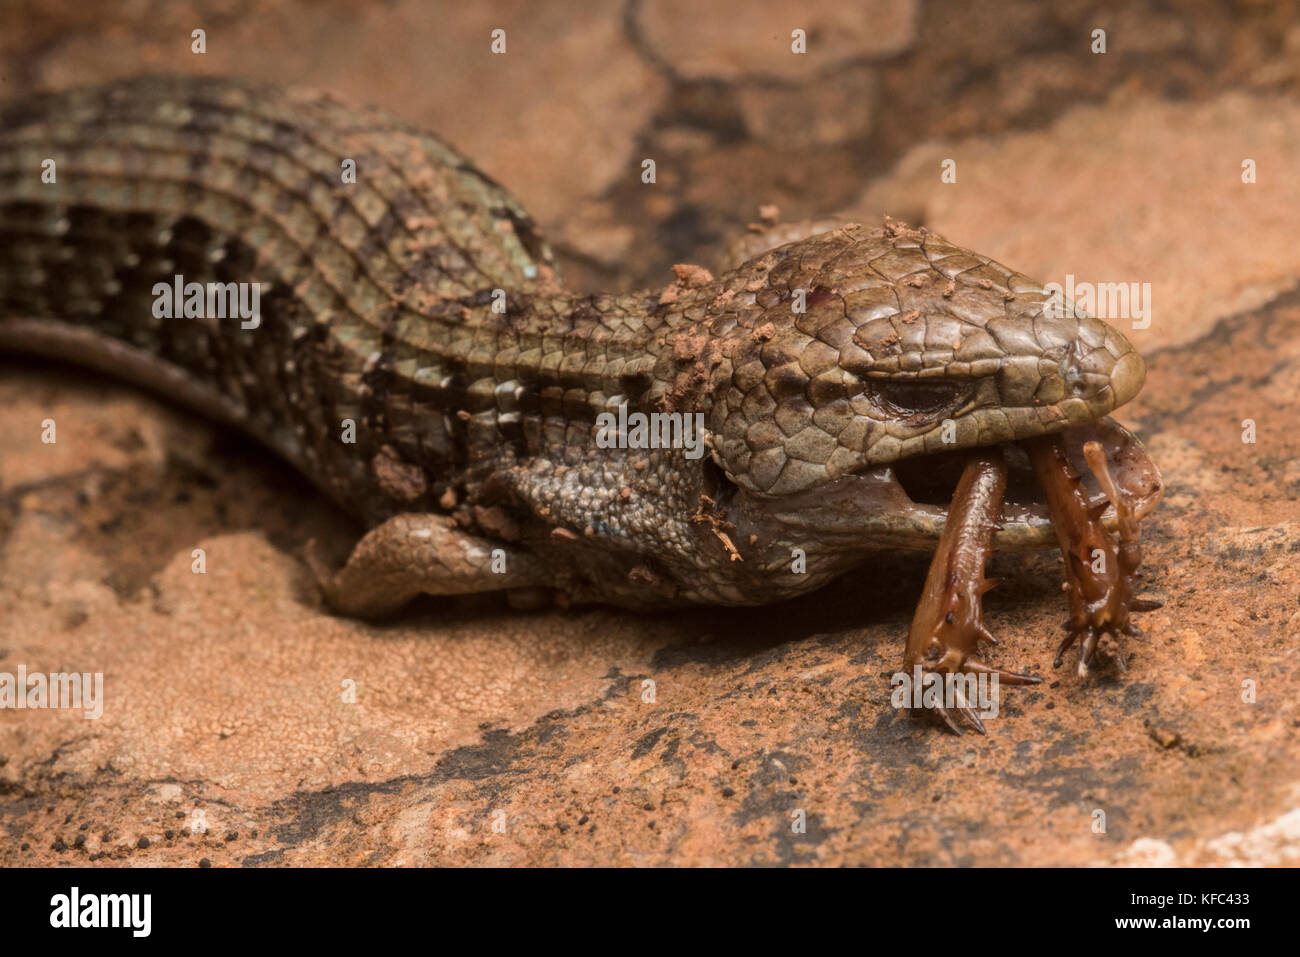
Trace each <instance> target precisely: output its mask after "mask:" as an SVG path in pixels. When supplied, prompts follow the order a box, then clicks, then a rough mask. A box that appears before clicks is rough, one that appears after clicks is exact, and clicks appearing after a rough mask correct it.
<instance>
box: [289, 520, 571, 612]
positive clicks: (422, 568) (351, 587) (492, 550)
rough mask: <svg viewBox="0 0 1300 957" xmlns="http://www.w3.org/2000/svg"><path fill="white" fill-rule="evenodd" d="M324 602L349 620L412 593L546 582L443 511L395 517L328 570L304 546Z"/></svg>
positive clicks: (515, 551)
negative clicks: (441, 512)
mask: <svg viewBox="0 0 1300 957" xmlns="http://www.w3.org/2000/svg"><path fill="white" fill-rule="evenodd" d="M308 562H309V563H310V564H311V566H312V569H313V571H314V572H315V574H316V579H317V581H318V583H319V585H320V589H321V593H322V595H323V596H324V598H325V602H326V604H328V605H329V606H330V608H331V609H333V610H334V611H336V612H338V613H340V614H343V615H350V616H352V617H356V618H376V617H379V616H382V615H387V614H390V613H392V612H395V611H397V610H398V609H399V608H401V607H402V606H403V605H405V604H406V603H407V602H409V601H410V600H411V599H412V598H415V597H416V596H417V595H421V594H427V595H464V594H469V593H471V592H487V591H501V590H506V589H516V588H523V589H527V588H535V587H538V586H541V585H545V584H546V583H547V580H548V579H547V576H546V574H545V569H544V568H543V567H542V565H541V563H540V562H538V560H537V558H536V557H535V556H533V555H532V554H531V553H529V552H527V551H523V550H521V549H519V548H517V547H515V546H512V545H509V544H506V543H503V542H496V541H493V540H491V539H487V538H482V537H480V536H477V535H472V534H470V533H468V532H466V531H464V530H463V529H461V528H459V527H457V525H456V523H455V522H454V521H452V519H451V518H449V517H448V516H446V515H436V514H403V515H395V516H393V517H392V518H390V519H389V520H388V521H386V522H384V523H383V524H382V525H379V526H377V527H375V528H373V529H371V530H370V531H369V532H367V533H366V534H365V536H363V537H362V539H361V541H359V542H357V545H356V547H355V548H354V549H353V550H352V555H351V557H349V558H348V561H347V564H346V565H344V566H343V567H342V568H340V569H339V570H338V571H333V572H332V571H330V570H329V569H328V568H326V567H325V565H324V562H323V561H322V560H321V559H320V558H319V557H318V556H317V555H316V554H315V553H314V550H311V549H309V552H308Z"/></svg>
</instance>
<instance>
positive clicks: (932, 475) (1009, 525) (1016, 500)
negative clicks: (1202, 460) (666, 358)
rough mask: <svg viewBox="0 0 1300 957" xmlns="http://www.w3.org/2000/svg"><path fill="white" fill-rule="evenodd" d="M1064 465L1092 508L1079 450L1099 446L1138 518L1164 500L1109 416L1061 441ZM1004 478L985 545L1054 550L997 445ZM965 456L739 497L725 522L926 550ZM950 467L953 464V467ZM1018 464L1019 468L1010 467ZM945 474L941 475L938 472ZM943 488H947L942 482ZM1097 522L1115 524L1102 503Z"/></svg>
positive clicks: (931, 458)
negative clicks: (1005, 486)
mask: <svg viewBox="0 0 1300 957" xmlns="http://www.w3.org/2000/svg"><path fill="white" fill-rule="evenodd" d="M1061 436H1062V438H1063V440H1064V442H1065V447H1066V450H1067V453H1068V457H1069V461H1070V463H1071V466H1072V467H1073V469H1074V470H1075V471H1076V472H1078V473H1079V474H1080V475H1081V477H1082V479H1083V482H1084V487H1085V489H1086V490H1087V492H1088V496H1089V500H1090V502H1091V503H1092V504H1102V503H1105V502H1106V497H1105V495H1104V494H1103V493H1102V491H1101V489H1100V487H1099V486H1098V485H1097V483H1096V480H1095V479H1094V478H1093V476H1092V473H1091V471H1090V470H1089V469H1088V468H1087V466H1086V464H1085V462H1084V458H1083V446H1084V443H1086V442H1090V441H1095V442H1099V443H1100V444H1101V446H1102V448H1103V449H1104V450H1105V453H1106V457H1107V461H1108V464H1109V466H1110V470H1111V473H1112V474H1113V475H1114V476H1115V481H1116V484H1117V485H1118V487H1119V488H1120V489H1121V490H1123V491H1124V492H1125V493H1127V497H1129V498H1131V500H1132V503H1133V505H1132V507H1133V510H1134V512H1135V514H1136V516H1137V517H1138V518H1142V517H1144V516H1146V515H1147V514H1149V513H1150V512H1151V511H1152V510H1153V509H1154V508H1155V507H1156V505H1157V504H1158V503H1159V501H1160V498H1161V496H1162V495H1163V493H1164V482H1163V480H1162V479H1161V477H1160V471H1159V469H1157V468H1156V466H1155V463H1154V462H1152V461H1151V458H1150V456H1148V455H1147V452H1146V449H1145V448H1144V447H1143V446H1142V443H1141V442H1140V441H1139V440H1138V439H1137V437H1136V436H1134V435H1133V434H1132V433H1131V432H1129V431H1128V430H1127V429H1125V428H1124V427H1123V426H1121V425H1120V424H1119V423H1117V422H1115V421H1114V420H1113V419H1110V418H1103V419H1100V420H1098V421H1094V422H1085V423H1082V424H1079V425H1074V426H1071V427H1069V428H1067V429H1066V430H1065V431H1064V432H1062V433H1061ZM1001 447H1002V448H1003V450H1004V452H1005V453H1006V457H1007V459H1008V464H1009V466H1010V472H1011V482H1010V483H1009V489H1008V493H1007V497H1006V499H1005V501H1004V503H1003V506H1002V509H1001V511H1000V512H999V515H998V524H999V525H1000V526H1001V527H1000V528H998V529H996V530H995V531H994V534H993V541H992V545H993V547H994V548H997V549H999V550H1012V551H1017V550H1030V549H1039V548H1052V547H1055V546H1056V544H1057V542H1056V530H1055V526H1054V524H1053V521H1052V517H1051V514H1050V511H1049V509H1048V507H1047V503H1046V500H1045V498H1044V497H1043V496H1042V494H1041V492H1040V491H1038V486H1037V483H1036V481H1035V480H1034V479H1033V477H1032V474H1030V473H1029V470H1028V465H1027V459H1026V456H1025V455H1024V453H1023V451H1022V450H1021V449H1019V448H1018V447H1017V446H1016V444H1015V443H1006V444H1003V445H1002V446H1001ZM970 451H971V450H970V449H966V450H964V452H963V451H958V452H952V453H937V454H931V455H920V456H915V457H913V458H911V459H906V460H904V461H903V462H899V463H893V464H890V465H878V466H872V467H868V468H864V469H862V470H860V471H857V472H853V473H850V474H848V475H844V476H842V477H840V478H838V479H836V480H834V481H831V482H829V483H826V484H823V485H820V486H818V487H817V488H813V489H809V490H807V491H804V492H799V493H795V494H793V495H787V496H755V495H750V494H743V493H742V494H741V495H740V496H738V497H737V499H736V501H735V502H734V503H733V505H732V510H731V513H730V517H731V520H732V521H733V523H734V524H735V525H736V527H737V533H738V535H739V536H740V538H741V540H743V539H744V538H746V537H748V535H749V534H750V533H751V532H752V533H755V534H756V535H757V537H758V538H759V539H760V540H765V541H780V542H783V543H793V544H798V545H807V544H813V545H817V544H820V545H824V546H829V547H831V548H833V549H835V550H837V551H846V552H847V551H861V550H862V548H863V545H864V543H869V544H870V546H872V547H891V546H892V547H901V548H917V549H926V550H928V549H931V548H933V547H934V546H935V545H936V544H937V543H938V541H939V537H940V535H941V534H942V532H943V528H944V525H945V523H946V522H947V520H948V511H949V502H950V500H951V495H952V488H953V485H954V484H955V482H956V477H957V475H959V474H960V466H961V465H962V464H963V463H964V461H965V456H969V454H970ZM953 466H956V467H955V468H953ZM1017 466H1020V467H1017ZM945 467H947V471H945ZM949 480H951V481H949ZM1101 520H1102V523H1103V524H1104V525H1106V526H1107V527H1108V528H1113V527H1114V525H1115V520H1116V519H1115V509H1114V506H1113V505H1107V507H1106V509H1105V512H1104V513H1103V516H1102V519H1101Z"/></svg>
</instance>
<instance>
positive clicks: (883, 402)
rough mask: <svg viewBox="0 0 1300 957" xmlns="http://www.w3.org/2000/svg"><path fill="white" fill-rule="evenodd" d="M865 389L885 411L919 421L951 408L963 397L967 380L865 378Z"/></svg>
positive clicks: (934, 416) (959, 402)
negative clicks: (866, 379)
mask: <svg viewBox="0 0 1300 957" xmlns="http://www.w3.org/2000/svg"><path fill="white" fill-rule="evenodd" d="M866 391H867V395H869V396H870V397H871V400H872V401H873V402H875V403H876V405H878V406H879V407H880V408H882V409H883V410H885V411H886V412H889V413H890V414H892V415H898V416H902V417H904V418H906V419H909V420H918V421H919V420H923V419H929V418H936V417H938V416H940V415H942V414H944V413H947V412H950V411H952V410H953V409H955V408H956V407H957V406H958V405H960V404H961V402H962V401H963V400H964V399H965V398H966V395H967V392H968V384H967V383H964V382H955V381H952V380H949V379H869V380H868V381H867V389H866Z"/></svg>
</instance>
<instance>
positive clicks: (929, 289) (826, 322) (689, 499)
mask: <svg viewBox="0 0 1300 957" xmlns="http://www.w3.org/2000/svg"><path fill="white" fill-rule="evenodd" d="M47 158H50V159H54V160H55V161H56V163H57V182H56V183H54V184H47V183H43V182H42V180H41V168H42V167H41V164H42V161H43V160H45V159H47ZM345 159H351V160H354V161H355V163H356V171H357V174H356V179H355V182H354V183H345V182H343V181H342V179H341V176H340V168H341V167H340V164H341V163H342V162H343V161H344V160H345ZM0 247H2V248H3V250H4V252H3V255H2V256H0V348H3V349H8V350H20V351H27V352H35V353H40V354H45V355H52V356H56V357H61V358H70V359H73V360H74V361H78V362H81V363H85V364H89V365H93V366H96V367H98V368H100V369H104V370H106V371H109V372H112V373H114V374H117V375H120V376H125V377H127V378H130V379H133V380H135V381H138V382H141V383H143V384H145V385H147V386H150V387H152V388H154V389H157V390H160V391H162V392H164V393H166V394H167V395H168V396H170V397H171V398H173V399H174V400H177V401H181V402H185V403H187V404H189V405H191V406H195V407H198V408H199V409H201V410H202V411H203V412H205V413H206V414H208V415H210V416H213V417H215V418H218V419H221V420H223V421H227V422H231V423H234V424H236V425H238V426H240V427H242V428H243V429H245V430H246V431H248V432H250V433H252V434H253V435H255V436H257V437H258V438H259V439H261V440H262V441H263V442H265V443H266V444H267V445H269V446H270V447H271V448H273V449H274V450H275V451H277V452H278V453H279V454H281V455H282V456H283V457H284V458H286V459H288V460H289V461H290V462H291V463H293V464H294V465H296V466H297V467H298V468H299V469H300V470H301V471H302V472H303V473H304V474H306V475H307V476H309V477H310V478H311V479H312V480H313V481H314V482H316V484H318V485H319V486H320V487H321V488H322V489H323V490H324V491H325V492H326V493H327V494H328V495H330V496H331V497H332V498H333V499H334V500H335V501H337V502H338V503H339V504H340V505H341V506H343V507H344V508H346V509H347V510H349V511H350V512H352V513H353V514H354V515H356V516H357V517H358V518H360V519H361V520H362V521H363V522H365V523H366V524H367V526H369V527H371V528H372V531H371V532H370V533H369V534H368V535H367V536H366V538H365V539H363V541H362V542H361V543H360V544H359V545H358V547H357V550H356V552H355V553H354V554H353V557H352V559H351V561H350V562H349V564H348V565H347V566H346V567H345V568H344V569H343V570H342V571H340V572H338V573H336V574H335V573H330V572H327V571H325V570H322V573H321V574H322V581H323V587H324V591H325V594H326V597H327V598H328V599H329V601H330V603H331V604H332V605H333V606H334V607H335V608H336V609H339V610H341V611H344V612H348V613H352V614H359V615H374V614H381V613H384V612H387V611H391V610H393V609H395V608H398V607H400V606H401V605H402V603H404V602H405V601H407V600H408V599H409V598H410V597H412V596H413V595H414V594H417V593H419V592H430V593H435V594H448V593H456V592H470V591H483V590H489V589H502V588H504V589H508V590H512V591H514V592H515V593H516V594H520V595H525V594H528V593H530V591H531V590H533V589H536V588H538V587H542V588H553V589H556V590H558V592H559V593H561V594H562V595H564V596H567V597H568V598H569V599H570V600H575V601H604V602H612V603H616V604H621V605H625V606H630V607H641V608H662V607H664V606H666V605H669V604H680V603H690V602H713V603H723V604H758V603H762V602H767V601H773V600H777V599H780V598H784V597H788V596H790V595H794V594H798V593H800V592H806V591H809V590H811V589H814V588H817V587H819V586H820V585H822V584H823V583H825V582H826V581H828V580H829V579H831V578H833V577H835V576H837V575H841V574H844V573H845V572H847V571H849V570H851V569H852V568H853V567H854V566H855V565H857V564H858V563H860V562H861V561H862V559H863V557H864V556H865V555H866V554H867V553H868V552H870V551H871V550H874V549H881V548H899V547H903V548H924V549H933V548H935V546H936V544H937V543H938V541H939V536H940V533H941V531H942V529H943V527H944V523H945V521H946V519H947V517H948V514H947V511H946V510H945V509H944V508H943V507H942V506H940V505H936V504H927V503H923V502H914V501H912V500H911V499H910V498H909V497H908V495H907V494H906V493H905V492H904V490H903V487H902V486H901V485H900V484H899V482H898V481H897V480H896V476H895V472H894V470H893V466H894V465H895V464H896V463H899V462H900V461H903V460H906V459H909V458H913V457H916V456H920V455H925V454H929V453H934V452H951V451H955V450H968V449H973V448H977V447H984V446H994V445H999V444H1004V443H1012V442H1018V441H1020V440H1024V439H1030V438H1033V437H1036V436H1044V435H1049V434H1053V433H1060V432H1062V431H1063V430H1066V429H1067V428H1070V427H1073V426H1080V425H1084V424H1088V423H1093V422H1096V421H1097V420H1099V419H1101V418H1102V417H1103V416H1105V415H1106V414H1107V413H1108V412H1109V411H1110V410H1112V409H1114V408H1115V407H1116V406H1118V405H1120V404H1122V403H1123V402H1125V401H1127V400H1128V399H1129V398H1131V397H1132V396H1133V395H1135V394H1136V393H1137V391H1138V389H1139V388H1140V387H1141V384H1142V380H1143V376H1144V366H1143V363H1142V360H1141V359H1140V358H1139V357H1138V355H1137V353H1136V352H1134V350H1133V347H1132V346H1131V345H1130V344H1129V343H1128V342H1127V341H1126V340H1125V339H1124V337H1123V336H1122V335H1120V334H1119V333H1118V332H1117V331H1115V330H1114V329H1112V328H1110V327H1109V326H1107V325H1106V324H1105V323H1103V322H1100V321H1098V320H1095V319H1087V318H1083V319H1079V318H1074V317H1072V316H1068V315H1067V316H1066V317H1063V318H1050V317H1049V316H1048V315H1046V314H1045V313H1044V304H1045V303H1046V301H1047V299H1048V294H1047V293H1046V292H1045V291H1044V289H1043V287H1042V285H1041V284H1040V283H1037V282H1034V281H1033V280H1030V279H1028V278H1027V277H1025V276H1022V275H1020V274H1019V273H1016V272H1014V271H1012V270H1010V269H1007V268H1005V267H1003V266H1001V265H999V264H998V263H996V262H993V261H992V260H989V259H988V258H986V257H983V256H979V255H976V254H975V253H972V252H970V251H969V250H965V249H962V248H960V247H958V246H955V245H952V244H951V243H948V242H946V241H945V240H943V239H941V238H939V237H938V236H936V235H933V234H930V233H926V232H923V231H917V230H911V229H908V228H906V227H902V226H897V225H893V224H890V223H888V222H887V223H886V225H885V227H884V228H882V229H875V230H869V229H864V228H856V227H850V228H842V229H837V230H833V231H830V232H823V233H821V234H819V235H813V236H810V237H807V238H803V239H800V240H797V241H794V242H788V243H786V244H784V245H781V246H779V247H777V248H774V249H769V250H767V251H766V252H763V253H761V254H760V255H758V256H757V257H756V258H752V259H750V260H748V261H747V262H745V263H743V264H741V265H740V266H738V267H737V268H735V269H734V270H732V271H730V272H727V273H725V274H724V275H722V276H720V277H718V278H716V279H715V278H713V277H711V276H709V275H708V274H706V273H704V272H703V271H702V270H691V269H680V270H679V275H678V280H677V281H676V282H674V283H673V284H672V285H670V286H669V287H668V288H667V289H665V290H663V291H660V292H655V293H641V294H634V295H627V296H600V295H596V296H580V295H575V294H572V293H569V292H566V291H565V290H564V288H563V287H562V286H561V285H560V283H559V280H558V278H557V276H556V272H555V266H554V263H553V261H552V257H551V253H550V251H549V249H548V248H547V246H546V244H545V243H544V242H543V241H542V240H541V239H540V238H539V237H538V236H537V234H536V232H535V230H534V228H533V225H532V223H531V220H529V218H528V216H527V214H526V213H525V212H524V211H523V210H522V209H521V208H520V207H519V205H518V204H517V203H516V202H515V201H514V200H513V199H512V198H511V197H510V196H509V195H507V194H506V193H505V192H504V191H503V190H502V189H501V188H500V187H498V186H497V185H496V184H494V183H492V182H491V181H490V180H488V179H487V178H486V177H484V176H483V175H482V174H480V173H478V172H477V171H476V170H474V168H473V167H472V166H471V165H470V164H469V163H468V162H467V161H466V160H464V159H463V158H461V157H460V156H459V155H457V154H456V153H455V152H454V151H453V150H451V149H450V148H449V147H447V146H445V145H444V144H442V143H441V142H439V141H438V140H436V139H434V138H433V137H430V136H428V135H426V134H423V133H420V132H418V131H415V130H412V129H410V128H409V127H407V126H405V125H403V124H402V123H400V122H398V121H396V120H394V119H392V118H389V117H387V116H385V115H384V114H381V113H377V112H373V111H355V110H351V109H348V108H345V107H343V106H340V105H339V104H337V103H336V102H334V101H332V100H330V99H328V98H324V97H320V96H316V95H310V94H297V93H291V92H283V91H280V90H277V89H271V88H265V87H257V86H251V85H245V84H242V83H235V82H231V81H223V80H214V79H198V78H164V79H157V78H151V79H142V80H137V81H131V82H125V83H118V84H113V85H111V86H107V87H101V88H95V89H88V90H80V91H73V92H67V93H59V94H53V95H48V96H40V97H33V98H29V99H26V100H23V101H21V102H16V103H12V104H10V105H8V106H7V107H5V108H4V109H3V112H0ZM176 274H181V275H183V276H184V278H185V280H186V281H192V282H201V283H202V282H209V281H221V282H227V281H256V282H260V283H261V284H262V286H261V288H262V309H261V312H262V323H261V325H260V327H258V328H257V329H252V330H245V329H241V328H240V327H239V323H238V322H237V321H236V320H199V319H171V320H160V319H155V318H154V317H153V315H152V311H151V306H152V301H153V293H152V287H153V284H154V283H155V282H159V281H162V282H171V280H172V278H173V277H174V276H175V275H176ZM494 300H498V301H503V302H504V303H505V306H506V309H505V311H504V313H502V312H499V311H494V309H493V303H494ZM800 304H802V305H803V307H804V308H803V309H802V310H800V309H799V308H798V306H799V305H800ZM621 403H626V406H627V409H628V410H629V411H630V412H645V413H653V412H662V411H670V412H679V413H700V414H702V416H703V421H704V424H705V429H706V437H707V440H708V443H709V451H708V454H706V455H704V456H702V457H700V458H696V459H691V458H688V457H687V456H686V455H685V454H684V453H683V450H681V449H618V448H613V449H604V448H600V447H599V445H598V444H597V442H596V434H597V431H598V430H597V426H596V417H597V415H598V414H599V413H602V412H606V411H615V410H617V408H618V406H619V405H620V404H621ZM346 420H351V421H352V422H354V423H355V442H354V443H348V442H345V441H342V438H341V436H342V435H343V430H344V424H345V421H346ZM945 420H951V423H952V429H953V430H954V431H953V434H952V436H951V438H952V439H953V441H952V442H950V443H946V442H945V441H944V439H943V433H944V429H943V423H944V421H945ZM1086 495H1087V493H1085V497H1086ZM1156 497H1158V496H1156ZM1150 507H1154V499H1153V498H1152V497H1148V499H1146V500H1144V503H1143V506H1142V508H1139V509H1138V510H1137V511H1136V512H1135V513H1134V515H1135V517H1137V518H1140V517H1141V515H1142V514H1145V511H1149V508H1150ZM1001 517H1002V520H1001V522H1000V526H1001V527H1000V528H998V529H996V530H995V531H993V533H992V545H993V546H994V547H1010V548H1035V547H1050V546H1051V545H1052V544H1053V541H1054V533H1053V528H1052V518H1051V516H1050V514H1048V512H1047V510H1046V509H1045V508H1028V507H1026V508H1019V509H1014V510H1012V511H1005V510H1004V512H1003V513H1001ZM1108 520H1110V521H1112V522H1113V516H1112V517H1111V518H1110V519H1108ZM796 550H800V551H801V552H802V554H803V555H804V560H805V561H806V569H805V570H804V571H803V572H802V573H794V572H793V571H792V556H793V555H795V554H796ZM494 558H495V559H496V560H497V564H496V567H490V566H492V564H493V560H494Z"/></svg>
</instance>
